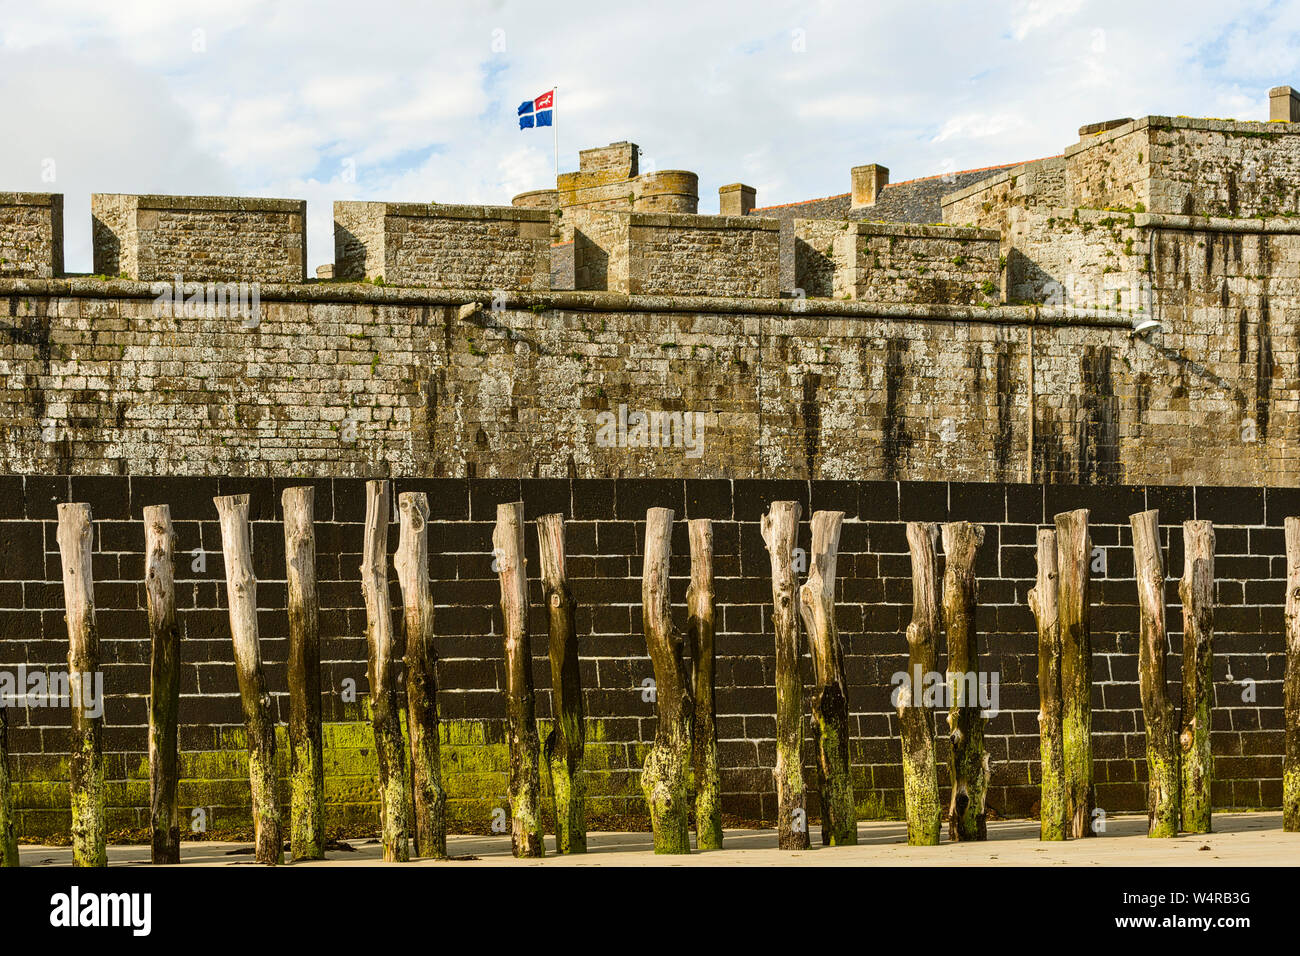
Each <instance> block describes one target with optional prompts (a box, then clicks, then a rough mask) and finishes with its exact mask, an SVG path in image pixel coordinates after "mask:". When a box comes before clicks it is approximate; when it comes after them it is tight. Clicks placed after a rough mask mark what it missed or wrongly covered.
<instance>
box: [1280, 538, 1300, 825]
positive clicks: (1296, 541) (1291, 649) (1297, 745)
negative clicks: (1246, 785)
mask: <svg viewBox="0 0 1300 956" xmlns="http://www.w3.org/2000/svg"><path fill="white" fill-rule="evenodd" d="M1282 699H1283V718H1282V720H1283V724H1284V725H1285V727H1286V730H1285V735H1286V753H1285V756H1284V757H1283V758H1282V829H1283V830H1285V831H1286V832H1288V833H1300V518H1287V519H1286V671H1285V677H1284V678H1283V681H1282Z"/></svg>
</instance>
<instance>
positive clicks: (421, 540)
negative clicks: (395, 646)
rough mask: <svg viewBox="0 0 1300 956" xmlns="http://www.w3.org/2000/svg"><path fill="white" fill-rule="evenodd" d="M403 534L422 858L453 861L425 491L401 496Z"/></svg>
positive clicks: (401, 566)
mask: <svg viewBox="0 0 1300 956" xmlns="http://www.w3.org/2000/svg"><path fill="white" fill-rule="evenodd" d="M398 512H399V514H400V518H401V530H400V533H399V534H400V536H399V538H398V543H397V555H396V556H395V557H394V559H393V564H394V566H395V567H396V568H397V577H398V581H399V583H400V584H401V586H402V604H403V609H402V613H403V617H404V620H405V621H406V708H407V716H406V729H407V733H408V734H409V736H410V739H411V792H412V799H413V804H414V805H413V810H414V814H415V818H414V821H413V826H412V828H411V829H412V833H413V834H414V836H415V844H416V853H417V854H418V855H419V856H423V857H428V858H430V859H435V860H442V859H445V858H446V856H447V795H446V793H445V792H444V791H443V788H442V766H441V763H442V758H441V754H440V752H439V744H438V697H437V694H438V688H437V661H438V655H437V653H436V652H435V651H434V647H433V634H434V632H433V595H432V594H431V593H430V592H429V530H428V529H429V499H428V497H427V496H426V495H425V494H424V493H423V492H409V491H408V492H405V493H404V494H401V495H399V496H398Z"/></svg>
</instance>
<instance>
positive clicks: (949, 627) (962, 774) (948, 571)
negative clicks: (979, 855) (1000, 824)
mask: <svg viewBox="0 0 1300 956" xmlns="http://www.w3.org/2000/svg"><path fill="white" fill-rule="evenodd" d="M983 541H984V529H983V527H981V526H980V525H975V524H971V523H970V522H969V521H953V522H949V523H948V524H945V525H944V526H943V553H944V558H945V560H944V573H943V621H944V630H945V632H946V633H947V635H948V685H949V693H950V697H949V702H950V707H949V710H948V736H949V738H950V739H951V740H952V763H951V768H952V799H951V800H950V801H949V804H948V835H949V837H950V838H951V839H952V840H954V841H964V840H985V839H987V838H988V824H987V811H986V809H985V805H984V801H985V797H986V795H987V793H988V776H989V758H988V752H987V751H986V750H985V749H984V717H983V715H982V714H981V713H980V704H979V700H978V698H976V699H975V700H972V699H971V698H972V696H976V689H977V687H978V683H979V650H978V640H977V634H976V630H975V606H976V605H975V551H976V549H978V548H979V546H980V545H981V544H982V543H983Z"/></svg>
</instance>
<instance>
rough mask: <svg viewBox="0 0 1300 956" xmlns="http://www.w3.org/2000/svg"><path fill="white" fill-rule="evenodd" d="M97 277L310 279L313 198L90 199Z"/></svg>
mask: <svg viewBox="0 0 1300 956" xmlns="http://www.w3.org/2000/svg"><path fill="white" fill-rule="evenodd" d="M90 208H91V215H92V217H93V222H92V241H93V247H94V263H95V265H94V268H95V272H96V273H97V274H98V275H105V276H110V277H114V278H116V277H119V276H120V277H122V278H127V279H140V280H142V281H145V282H154V281H164V282H170V281H172V280H173V279H174V277H175V276H178V275H179V276H181V277H182V278H183V279H184V280H185V281H186V282H191V281H192V282H305V281H306V280H307V203H306V201H304V200H297V199H247V198H239V197H233V196H130V195H121V194H115V193H95V194H94V195H92V196H91V197H90Z"/></svg>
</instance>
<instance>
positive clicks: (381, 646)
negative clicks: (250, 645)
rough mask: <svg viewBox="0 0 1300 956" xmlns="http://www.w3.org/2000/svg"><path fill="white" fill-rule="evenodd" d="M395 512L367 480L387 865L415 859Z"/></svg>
mask: <svg viewBox="0 0 1300 956" xmlns="http://www.w3.org/2000/svg"><path fill="white" fill-rule="evenodd" d="M391 509H392V496H391V491H390V485H389V483H388V482H387V481H367V482H366V530H365V534H366V537H365V544H364V545H363V547H362V556H361V592H362V595H363V596H364V598H365V602H366V646H367V648H368V650H369V665H368V668H367V676H368V677H369V682H370V720H371V723H372V724H373V725H374V728H375V756H376V757H378V759H379V802H380V815H381V818H380V823H381V830H382V833H383V841H384V860H385V861H386V862H390V863H405V862H407V861H408V860H409V859H410V858H411V847H410V842H409V839H408V837H409V833H410V829H409V823H408V817H407V811H408V808H409V807H410V805H411V794H410V790H409V788H408V781H407V778H406V742H405V740H404V739H403V738H402V717H401V711H400V710H399V709H398V706H397V675H396V668H395V664H394V661H393V609H392V605H391V604H390V603H389V599H388V520H389V519H388V516H389V514H390V513H391Z"/></svg>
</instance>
